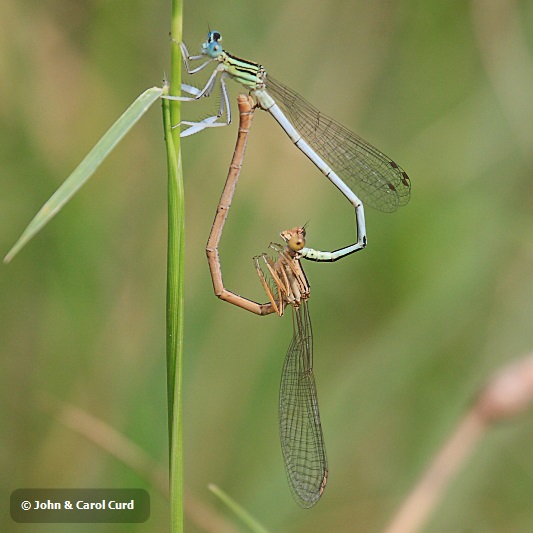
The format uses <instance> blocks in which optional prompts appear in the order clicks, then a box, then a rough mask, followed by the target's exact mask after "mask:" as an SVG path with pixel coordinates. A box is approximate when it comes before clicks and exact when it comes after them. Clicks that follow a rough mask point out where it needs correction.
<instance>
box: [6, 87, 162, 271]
mask: <svg viewBox="0 0 533 533" xmlns="http://www.w3.org/2000/svg"><path fill="white" fill-rule="evenodd" d="M162 92H163V89H161V88H159V87H152V88H150V89H147V90H146V91H145V92H144V93H142V94H141V95H140V96H139V97H138V98H137V99H136V100H135V101H134V102H133V103H132V104H131V105H130V107H128V109H126V111H124V113H123V114H122V115H121V116H120V117H119V119H118V120H117V121H116V122H115V123H114V124H113V125H112V126H111V128H109V130H107V132H106V133H105V134H104V136H103V137H102V138H101V139H100V140H99V141H98V142H97V143H96V145H95V146H94V148H93V149H92V150H91V151H90V152H89V153H88V154H87V155H86V156H85V158H84V159H83V161H82V162H81V163H80V164H79V165H78V166H77V167H76V168H75V169H74V171H73V172H72V174H70V176H69V177H68V178H67V179H66V180H65V181H64V182H63V183H62V184H61V186H60V187H59V189H57V191H56V192H55V193H54V194H53V195H52V196H51V197H50V198H49V200H48V201H47V202H46V203H45V204H44V205H43V207H42V208H41V209H40V210H39V212H38V213H37V214H36V215H35V217H34V218H33V220H32V221H31V222H30V223H29V224H28V227H27V228H26V229H25V230H24V232H23V233H22V235H21V236H20V238H19V239H18V241H17V242H16V243H15V245H14V246H13V247H12V248H11V250H10V251H9V252H8V254H7V255H6V256H5V258H4V263H9V262H10V261H11V259H13V257H14V256H15V255H16V254H17V253H18V252H19V251H20V250H21V249H22V248H23V247H24V246H25V245H26V244H27V243H28V241H30V240H31V238H32V237H33V236H34V235H35V234H36V233H37V232H39V231H40V230H41V229H42V228H43V227H44V226H45V225H46V224H47V223H48V222H49V221H50V220H51V219H52V218H53V217H54V216H55V215H56V214H57V213H58V212H59V211H60V210H61V208H62V207H63V206H64V205H65V204H66V203H67V202H68V201H69V200H70V199H71V198H72V197H73V196H74V194H76V192H77V191H78V190H79V189H80V188H81V187H82V186H83V185H84V184H85V183H86V182H87V181H88V179H89V178H90V177H91V176H92V175H93V174H94V172H95V171H96V169H97V168H98V167H99V166H100V165H101V164H102V163H103V161H104V160H105V158H106V157H107V156H108V155H109V154H110V153H111V152H112V151H113V149H114V148H115V146H116V145H117V144H118V143H119V142H120V141H121V140H122V139H123V138H124V136H125V135H126V134H127V133H128V132H129V131H130V129H131V128H132V127H133V126H134V125H135V124H136V123H137V121H138V120H139V119H140V118H141V117H142V116H143V115H144V114H145V113H146V111H148V109H149V108H150V107H151V105H152V104H153V103H154V102H155V101H156V100H158V99H159V97H160V96H161V93H162Z"/></svg>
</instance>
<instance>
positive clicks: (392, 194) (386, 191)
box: [166, 31, 411, 261]
mask: <svg viewBox="0 0 533 533" xmlns="http://www.w3.org/2000/svg"><path fill="white" fill-rule="evenodd" d="M221 41H222V36H221V34H220V32H218V31H210V32H209V33H208V35H207V39H206V41H205V42H204V43H203V45H202V52H201V54H199V55H193V56H191V55H190V53H189V51H188V49H187V47H186V46H185V45H184V44H183V43H182V44H181V45H180V46H181V53H182V56H183V59H184V63H185V66H186V69H187V72H188V73H189V74H196V73H197V72H199V71H201V70H202V69H204V68H205V67H206V66H207V65H209V64H210V63H212V62H215V63H217V66H216V68H215V70H214V71H213V73H212V74H211V76H210V77H209V79H208V81H207V83H206V84H205V86H204V88H203V89H198V88H196V87H192V86H190V85H186V84H183V85H182V90H183V91H184V92H186V93H188V94H190V95H192V96H191V97H175V96H167V97H166V98H170V99H174V100H182V101H192V100H198V99H200V98H202V97H204V96H210V95H211V93H212V92H213V89H214V87H215V86H216V84H217V80H219V85H220V88H221V92H222V98H221V102H220V107H219V110H218V113H217V114H216V115H213V116H210V117H208V118H206V119H204V120H202V121H199V122H189V121H183V122H182V123H181V124H182V125H188V126H189V127H188V128H187V129H185V130H184V131H183V132H182V133H181V135H182V136H188V135H192V134H193V133H197V132H198V131H201V130H203V129H205V128H209V127H215V126H225V125H227V124H229V123H230V122H231V107H230V105H229V99H228V92H227V89H226V85H225V83H224V79H225V78H227V77H229V78H232V79H234V80H235V81H237V82H238V83H240V84H242V85H243V86H244V87H246V88H247V89H248V90H249V91H250V94H251V95H252V96H253V97H254V98H255V99H256V101H257V103H258V105H259V106H260V107H261V108H262V109H264V110H266V111H268V112H269V113H270V114H271V115H272V116H273V117H274V118H275V119H276V121H277V122H278V123H279V125H280V126H281V127H282V128H283V130H284V131H285V133H287V135H288V136H289V137H290V138H291V140H292V141H293V142H294V144H295V145H296V146H297V147H298V148H299V149H300V150H301V151H302V152H303V153H304V154H305V155H306V156H307V157H308V158H309V159H310V160H311V161H312V162H313V163H314V164H315V165H316V166H317V167H318V168H319V169H320V171H321V172H322V173H323V174H324V175H325V176H326V177H327V178H328V179H329V180H330V181H331V182H332V183H333V184H334V185H335V186H336V187H337V188H338V189H339V190H340V191H341V192H342V194H344V196H345V197H346V198H347V199H348V201H349V202H350V203H351V204H352V205H353V206H354V208H355V215H356V223H357V241H356V242H355V243H354V244H352V245H350V246H347V247H345V248H342V249H340V250H336V251H335V252H325V253H323V254H322V255H316V256H314V257H312V256H310V255H308V256H307V258H308V259H314V260H317V261H335V260H336V259H339V258H340V257H343V256H345V255H348V254H351V253H353V252H356V251H358V250H361V249H363V248H364V247H365V246H366V244H367V238H366V227H365V216H364V209H363V203H362V202H363V201H364V202H365V203H367V204H368V205H370V206H372V207H374V208H376V209H379V210H381V211H387V212H392V211H395V210H396V209H397V208H398V207H400V206H402V205H405V204H406V203H407V202H408V201H409V196H410V191H411V181H410V179H409V176H408V175H407V173H406V172H405V171H404V170H403V169H402V168H401V167H400V166H399V165H398V164H396V163H395V162H394V161H392V159H390V158H389V157H387V156H386V155H385V154H383V153H382V152H380V151H379V150H378V149H377V148H374V147H373V146H372V145H370V144H369V143H367V142H366V141H365V140H363V139H362V138H361V137H359V136H357V135H356V134H355V133H352V132H351V131H349V130H348V129H346V128H345V127H344V126H342V125H341V124H339V123H337V122H335V121H334V120H333V119H331V118H329V117H327V116H326V115H324V114H322V113H320V112H319V111H318V110H317V109H315V108H314V107H313V106H312V105H311V104H309V102H307V101H306V100H304V99H303V98H302V97H301V96H300V95H299V94H298V93H296V92H295V91H293V90H292V89H290V88H288V87H287V86H285V85H283V84H282V83H280V82H278V81H276V80H275V79H274V78H272V76H270V75H267V72H266V70H265V69H264V67H263V66H261V65H259V64H257V63H254V62H252V61H247V60H245V59H240V58H238V57H236V56H233V55H231V54H229V53H228V52H226V51H224V49H223V48H222V45H221ZM198 60H205V61H204V63H202V64H201V65H200V66H198V67H196V68H191V67H190V65H189V62H190V61H191V62H192V61H198ZM224 116H226V120H225V121H223V122H221V119H222V118H223V117H224Z"/></svg>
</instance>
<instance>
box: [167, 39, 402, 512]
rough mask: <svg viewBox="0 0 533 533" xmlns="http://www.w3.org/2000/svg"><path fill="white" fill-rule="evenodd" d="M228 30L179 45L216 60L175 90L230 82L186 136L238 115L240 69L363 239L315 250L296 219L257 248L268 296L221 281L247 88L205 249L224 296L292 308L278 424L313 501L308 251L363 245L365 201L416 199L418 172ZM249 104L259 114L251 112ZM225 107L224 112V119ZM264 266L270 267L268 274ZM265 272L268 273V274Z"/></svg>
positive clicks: (302, 495) (328, 256) (258, 307)
mask: <svg viewBox="0 0 533 533" xmlns="http://www.w3.org/2000/svg"><path fill="white" fill-rule="evenodd" d="M221 40H222V37H221V34H220V33H219V32H217V31H210V32H209V33H208V36H207V39H206V41H205V42H204V43H203V45H202V52H201V54H199V55H195V56H191V55H190V54H189V51H188V50H187V48H186V46H185V45H184V44H181V45H180V46H181V52H182V56H183V59H184V63H185V66H186V69H187V72H188V73H189V74H195V73H197V72H199V71H201V70H203V69H204V68H205V67H207V66H208V65H209V64H211V63H213V62H215V63H216V64H217V66H216V68H215V69H214V70H213V72H212V74H211V75H210V77H209V79H208V81H207V83H206V84H205V86H204V87H203V88H202V89H198V88H195V87H192V86H190V85H185V84H184V85H182V90H183V91H184V92H186V93H188V94H190V95H191V96H190V97H172V96H170V97H167V98H170V99H178V100H182V101H194V100H198V99H200V98H202V97H207V96H210V95H211V93H212V92H213V89H214V88H215V86H216V83H217V80H218V82H219V85H220V89H221V92H222V99H221V103H220V106H219V109H218V113H217V114H216V115H213V116H210V117H208V118H206V119H204V120H202V121H199V122H190V121H183V122H182V123H181V125H185V126H188V127H187V129H185V130H184V131H182V133H181V136H183V137H185V136H189V135H192V134H194V133H197V132H199V131H201V130H203V129H205V128H210V127H217V126H225V125H227V124H229V123H230V122H231V107H230V104H229V97H228V93H227V89H226V86H225V83H224V79H225V78H228V77H229V78H232V79H234V80H235V81H237V82H239V83H240V84H241V85H243V86H244V87H245V88H247V89H248V90H249V92H250V95H251V96H252V97H253V98H255V101H256V106H257V107H260V108H261V109H264V110H266V111H268V112H269V113H270V114H271V115H272V116H273V117H274V118H275V119H276V121H277V122H278V123H279V124H280V126H281V127H282V128H283V130H284V131H285V133H286V134H287V135H288V136H289V137H290V139H291V140H292V141H293V142H294V144H295V145H296V146H297V147H298V148H299V149H300V150H301V151H302V152H303V153H304V154H305V155H306V156H307V157H308V158H309V159H310V160H311V161H312V162H313V163H314V164H315V165H316V166H317V167H318V169H319V170H320V171H321V172H322V173H323V174H324V175H325V176H326V177H327V178H328V179H329V180H330V181H331V182H332V183H333V184H334V185H335V186H336V187H337V188H338V189H339V190H340V191H341V192H342V193H343V195H344V196H345V197H346V198H347V199H348V201H349V202H350V203H351V204H352V206H353V207H354V208H355V214H356V224H357V240H356V242H355V243H354V244H352V245H349V246H347V247H344V248H341V249H339V250H336V251H333V252H322V251H317V250H313V249H311V248H307V247H306V246H305V228H301V227H296V228H293V229H292V230H287V231H285V232H282V233H281V236H282V238H283V239H284V241H285V246H280V245H275V244H272V243H271V248H272V249H273V250H275V251H276V253H277V254H278V259H277V260H276V261H274V260H272V259H270V258H268V256H266V255H265V254H263V255H262V256H260V257H256V258H254V262H255V266H256V270H257V272H258V274H259V277H260V279H261V282H262V284H263V286H264V288H265V290H266V292H267V294H268V296H269V299H270V303H268V304H258V303H256V302H254V301H252V300H248V299H246V298H243V297H241V296H239V295H237V294H234V293H232V292H230V291H228V290H226V289H225V288H224V285H223V282H222V273H221V268H220V261H219V257H218V244H219V241H220V237H221V233H222V228H223V225H224V221H225V219H226V216H227V212H228V208H229V205H230V203H231V199H232V197H233V191H234V188H235V183H236V181H237V179H238V177H239V173H240V169H241V167H242V160H243V157H244V149H245V143H246V136H247V132H248V129H249V124H250V122H251V118H250V122H248V125H247V126H246V125H243V120H244V119H243V116H244V115H243V109H245V107H246V104H245V99H246V97H243V96H241V97H239V107H240V109H241V127H240V129H239V133H238V140H237V145H236V149H235V154H234V158H233V161H232V164H231V166H230V171H229V174H228V179H227V181H226V186H225V189H224V192H223V194H222V198H221V202H220V204H219V208H218V210H217V215H216V217H215V222H214V223H213V229H212V231H211V235H210V238H209V241H208V245H207V255H208V259H209V265H210V269H211V275H212V278H213V285H214V288H215V293H216V294H217V296H219V297H220V298H222V299H224V300H226V301H228V302H230V303H233V304H235V305H238V306H240V307H243V308H244V309H247V310H249V311H252V312H254V313H256V314H259V315H266V314H270V313H273V312H276V313H277V314H278V315H281V314H283V310H284V307H285V306H286V305H291V306H292V308H293V324H294V336H293V340H292V342H291V345H290V347H289V350H288V353H287V356H286V358H285V364H284V368H283V373H282V379H281V385H280V400H279V429H280V438H281V444H282V451H283V458H284V462H285V468H286V471H287V475H288V478H289V484H290V487H291V492H292V493H293V495H294V497H295V500H296V502H297V503H298V504H299V505H300V506H302V507H311V506H312V505H314V504H315V503H316V502H317V501H318V500H319V499H320V497H321V495H322V493H323V491H324V488H325V486H326V482H327V477H328V467H327V459H326V452H325V446H324V439H323V434H322V428H321V423H320V415H319V410H318V400H317V393H316V386H315V380H314V376H313V339H312V330H311V322H310V318H309V311H308V305H307V300H308V298H309V284H308V282H307V278H306V276H305V274H304V272H303V270H302V268H301V264H300V258H305V259H309V260H313V261H335V260H337V259H340V258H342V257H345V256H347V255H349V254H351V253H353V252H356V251H358V250H361V249H363V248H364V247H365V246H366V244H367V239H366V228H365V217H364V209H363V203H362V201H365V203H367V204H369V205H371V206H372V207H375V208H377V209H379V210H381V211H385V212H392V211H394V210H396V209H397V208H398V207H400V206H402V205H405V204H406V203H407V202H408V200H409V195H410V189H411V182H410V179H409V177H408V175H407V174H406V172H405V171H404V170H403V169H402V168H401V167H400V166H399V165H398V164H396V163H395V162H394V161H392V160H391V159H390V158H388V157H387V156H386V155H384V154H383V153H382V152H380V151H379V150H377V149H376V148H374V147H373V146H372V145H370V144H369V143H367V142H366V141H364V140H363V139H361V138H360V137H358V136H357V135H356V134H354V133H352V132H350V131H349V130H348V129H346V128H345V127H344V126H342V125H340V124H339V123H337V122H335V121H334V120H333V119H331V118H329V117H327V116H325V115H323V114H322V113H320V112H319V111H318V110H317V109H315V108H314V107H313V106H312V105H311V104H309V103H308V102H307V101H306V100H304V99H303V98H302V97H301V96H300V95H298V94H297V93H296V92H294V91H293V90H291V89H289V88H288V87H286V86H284V85H283V84H281V83H279V82H278V81H276V80H274V79H273V78H272V77H271V76H269V75H267V73H266V71H265V69H264V68H263V67H262V66H261V65H259V64H257V63H253V62H251V61H247V60H244V59H240V58H238V57H236V56H233V55H231V54H229V53H227V52H225V51H224V50H223V48H222V46H221V44H220V43H221ZM199 60H204V62H203V63H202V64H200V66H198V67H196V68H191V66H190V63H189V62H192V61H199ZM248 106H249V109H251V102H250V101H248ZM244 114H246V112H244ZM248 114H249V115H251V112H250V111H249V112H248ZM224 116H225V117H226V119H225V120H224V121H223V120H222V119H223V117H224ZM262 266H263V267H265V268H266V274H267V275H266V276H265V272H264V271H263V269H262V268H261V267H262ZM267 278H270V281H271V283H270V284H269V283H268V280H267Z"/></svg>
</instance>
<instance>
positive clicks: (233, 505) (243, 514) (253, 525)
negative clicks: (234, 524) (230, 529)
mask: <svg viewBox="0 0 533 533" xmlns="http://www.w3.org/2000/svg"><path fill="white" fill-rule="evenodd" d="M209 490H210V491H211V492H212V493H213V494H214V495H215V496H217V497H218V498H219V499H220V500H221V501H223V502H224V503H225V504H226V505H227V506H228V507H229V508H230V509H231V510H232V511H233V512H234V513H235V514H236V515H237V516H238V517H239V518H240V519H241V520H242V521H243V523H245V524H246V525H247V526H248V528H249V529H250V531H253V532H254V533H268V530H266V529H265V528H264V527H263V526H262V525H261V524H260V523H259V522H258V521H257V520H256V519H255V518H254V517H253V516H252V515H251V514H250V513H249V512H248V511H246V510H245V509H243V508H242V507H241V506H240V505H239V504H238V503H237V502H236V501H235V500H233V499H232V498H230V497H229V496H228V495H227V494H226V493H225V492H224V491H223V490H222V489H221V488H220V487H218V486H217V485H215V484H214V483H210V484H209Z"/></svg>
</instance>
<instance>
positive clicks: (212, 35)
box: [207, 31, 222, 44]
mask: <svg viewBox="0 0 533 533" xmlns="http://www.w3.org/2000/svg"><path fill="white" fill-rule="evenodd" d="M221 40H222V35H220V32H218V31H210V32H209V33H208V34H207V42H208V44H211V43H213V42H215V43H217V42H219V41H221Z"/></svg>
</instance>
